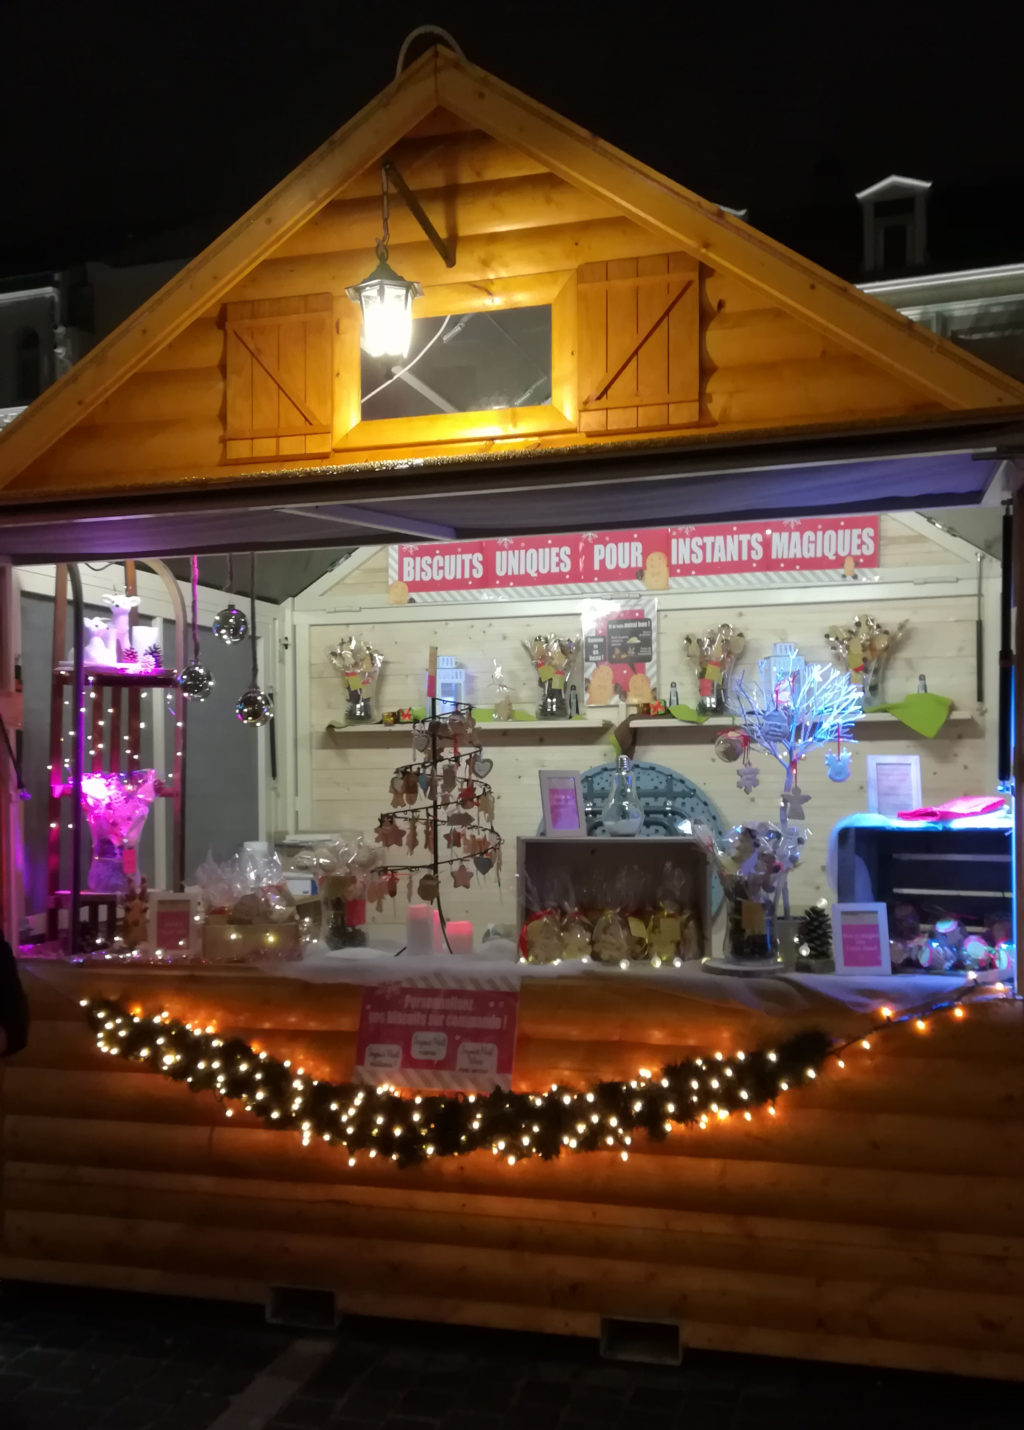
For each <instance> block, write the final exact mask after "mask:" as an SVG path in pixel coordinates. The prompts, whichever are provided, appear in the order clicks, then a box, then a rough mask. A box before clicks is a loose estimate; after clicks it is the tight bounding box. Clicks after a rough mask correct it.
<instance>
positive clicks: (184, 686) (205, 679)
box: [178, 661, 213, 700]
mask: <svg viewBox="0 0 1024 1430" xmlns="http://www.w3.org/2000/svg"><path fill="white" fill-rule="evenodd" d="M178 684H179V685H180V686H181V693H182V695H184V697H185V699H186V700H205V699H206V697H207V696H208V695H209V693H210V691H211V690H212V689H213V676H212V675H211V674H210V672H209V671H208V670H207V669H206V666H205V665H200V664H199V663H198V661H195V662H193V664H192V665H186V667H185V669H184V670H183V671H182V672H181V674H180V675H179V676H178Z"/></svg>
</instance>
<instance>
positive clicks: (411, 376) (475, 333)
mask: <svg viewBox="0 0 1024 1430" xmlns="http://www.w3.org/2000/svg"><path fill="white" fill-rule="evenodd" d="M414 311H415V318H414V324H413V345H412V348H411V349H410V356H409V357H407V358H406V359H405V360H404V361H403V362H402V363H400V364H396V363H395V361H394V360H393V359H372V358H369V357H367V356H366V354H365V353H363V352H362V350H361V348H360V341H359V339H360V332H359V310H358V308H357V306H356V305H355V304H354V303H348V302H346V303H345V304H344V305H341V306H339V308H338V310H337V312H336V319H337V332H338V339H337V343H338V346H337V372H338V381H337V383H336V386H335V411H334V421H335V437H334V445H335V448H337V449H360V450H361V449H367V450H370V449H373V448H379V447H404V446H419V445H426V444H433V443H435V442H478V441H483V442H487V441H491V440H493V439H494V438H500V437H527V436H539V435H541V434H548V433H557V432H575V431H576V421H577V413H576V274H575V272H570V273H564V272H563V273H533V274H527V275H526V276H525V277H518V278H491V279H487V280H486V281H481V282H474V283H449V284H438V285H436V286H433V285H432V286H430V287H428V288H427V289H426V290H425V292H424V294H423V297H422V298H418V299H417V300H416V304H415V309H414ZM446 320H447V321H446ZM433 339H436V341H432V340H433ZM417 353H422V354H423V356H422V357H420V358H419V359H418V360H417V361H416V362H415V363H413V364H412V366H410V363H411V362H412V358H413V357H415V356H416V354H417ZM396 368H397V370H398V371H399V372H401V370H402V369H403V368H404V369H407V371H406V372H405V374H404V375H403V376H397V375H396ZM385 384H386V385H385Z"/></svg>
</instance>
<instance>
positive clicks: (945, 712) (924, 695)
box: [864, 690, 953, 740]
mask: <svg viewBox="0 0 1024 1430" xmlns="http://www.w3.org/2000/svg"><path fill="white" fill-rule="evenodd" d="M952 708H953V702H952V700H950V699H949V697H948V696H946V695H933V694H932V693H931V691H930V690H929V691H915V692H914V693H913V694H912V695H905V696H904V697H903V699H902V700H890V701H888V702H887V703H886V704H885V705H873V706H872V707H871V708H870V709H869V710H866V711H865V712H864V713H865V715H871V714H874V713H875V712H876V711H879V710H884V711H885V712H886V713H887V714H889V715H895V716H896V719H897V720H901V721H902V722H903V724H904V725H906V726H907V727H908V729H911V730H913V731H914V734H915V735H923V736H924V737H925V739H928V740H931V739H933V738H934V737H935V736H936V735H937V734H938V733H939V731H940V730H941V729H942V727H943V725H945V723H946V721H947V720H948V719H949V712H950V711H951V710H952Z"/></svg>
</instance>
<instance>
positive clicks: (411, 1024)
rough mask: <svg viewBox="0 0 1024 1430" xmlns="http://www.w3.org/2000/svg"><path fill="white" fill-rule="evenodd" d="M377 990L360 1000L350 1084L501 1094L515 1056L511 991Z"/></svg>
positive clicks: (404, 986)
mask: <svg viewBox="0 0 1024 1430" xmlns="http://www.w3.org/2000/svg"><path fill="white" fill-rule="evenodd" d="M479 981H480V983H481V984H483V985H486V986H480V987H473V988H467V987H459V986H454V985H450V984H447V983H441V984H439V985H438V986H433V985H428V984H419V983H414V982H410V983H381V984H378V985H376V986H374V987H371V988H367V989H366V990H365V992H364V993H363V1003H362V1010H361V1012H360V1016H359V1036H358V1039H357V1042H356V1066H355V1081H356V1082H358V1083H367V1084H370V1085H378V1084H380V1083H390V1084H391V1085H392V1086H395V1087H403V1088H415V1089H417V1090H418V1089H421V1088H427V1089H432V1090H434V1091H443V1092H491V1091H492V1090H493V1089H494V1088H496V1087H498V1088H501V1089H502V1090H503V1091H506V1092H507V1091H508V1089H509V1088H510V1086H511V1083H512V1067H513V1064H514V1062H515V1051H516V1017H517V1014H518V1011H519V990H518V987H517V986H512V985H511V980H507V979H506V980H502V979H501V978H498V977H495V978H494V979H488V980H484V979H481V980H479Z"/></svg>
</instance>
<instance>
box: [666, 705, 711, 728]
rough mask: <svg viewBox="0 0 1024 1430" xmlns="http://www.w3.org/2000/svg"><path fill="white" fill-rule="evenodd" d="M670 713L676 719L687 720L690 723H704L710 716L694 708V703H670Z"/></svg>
mask: <svg viewBox="0 0 1024 1430" xmlns="http://www.w3.org/2000/svg"><path fill="white" fill-rule="evenodd" d="M668 713H669V714H670V715H671V716H672V718H673V719H674V720H685V721H686V723H687V724H688V725H703V724H704V721H705V720H706V719H707V718H708V717H707V716H706V715H702V714H701V712H700V711H699V710H694V708H693V706H692V705H670V706H669V707H668Z"/></svg>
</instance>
